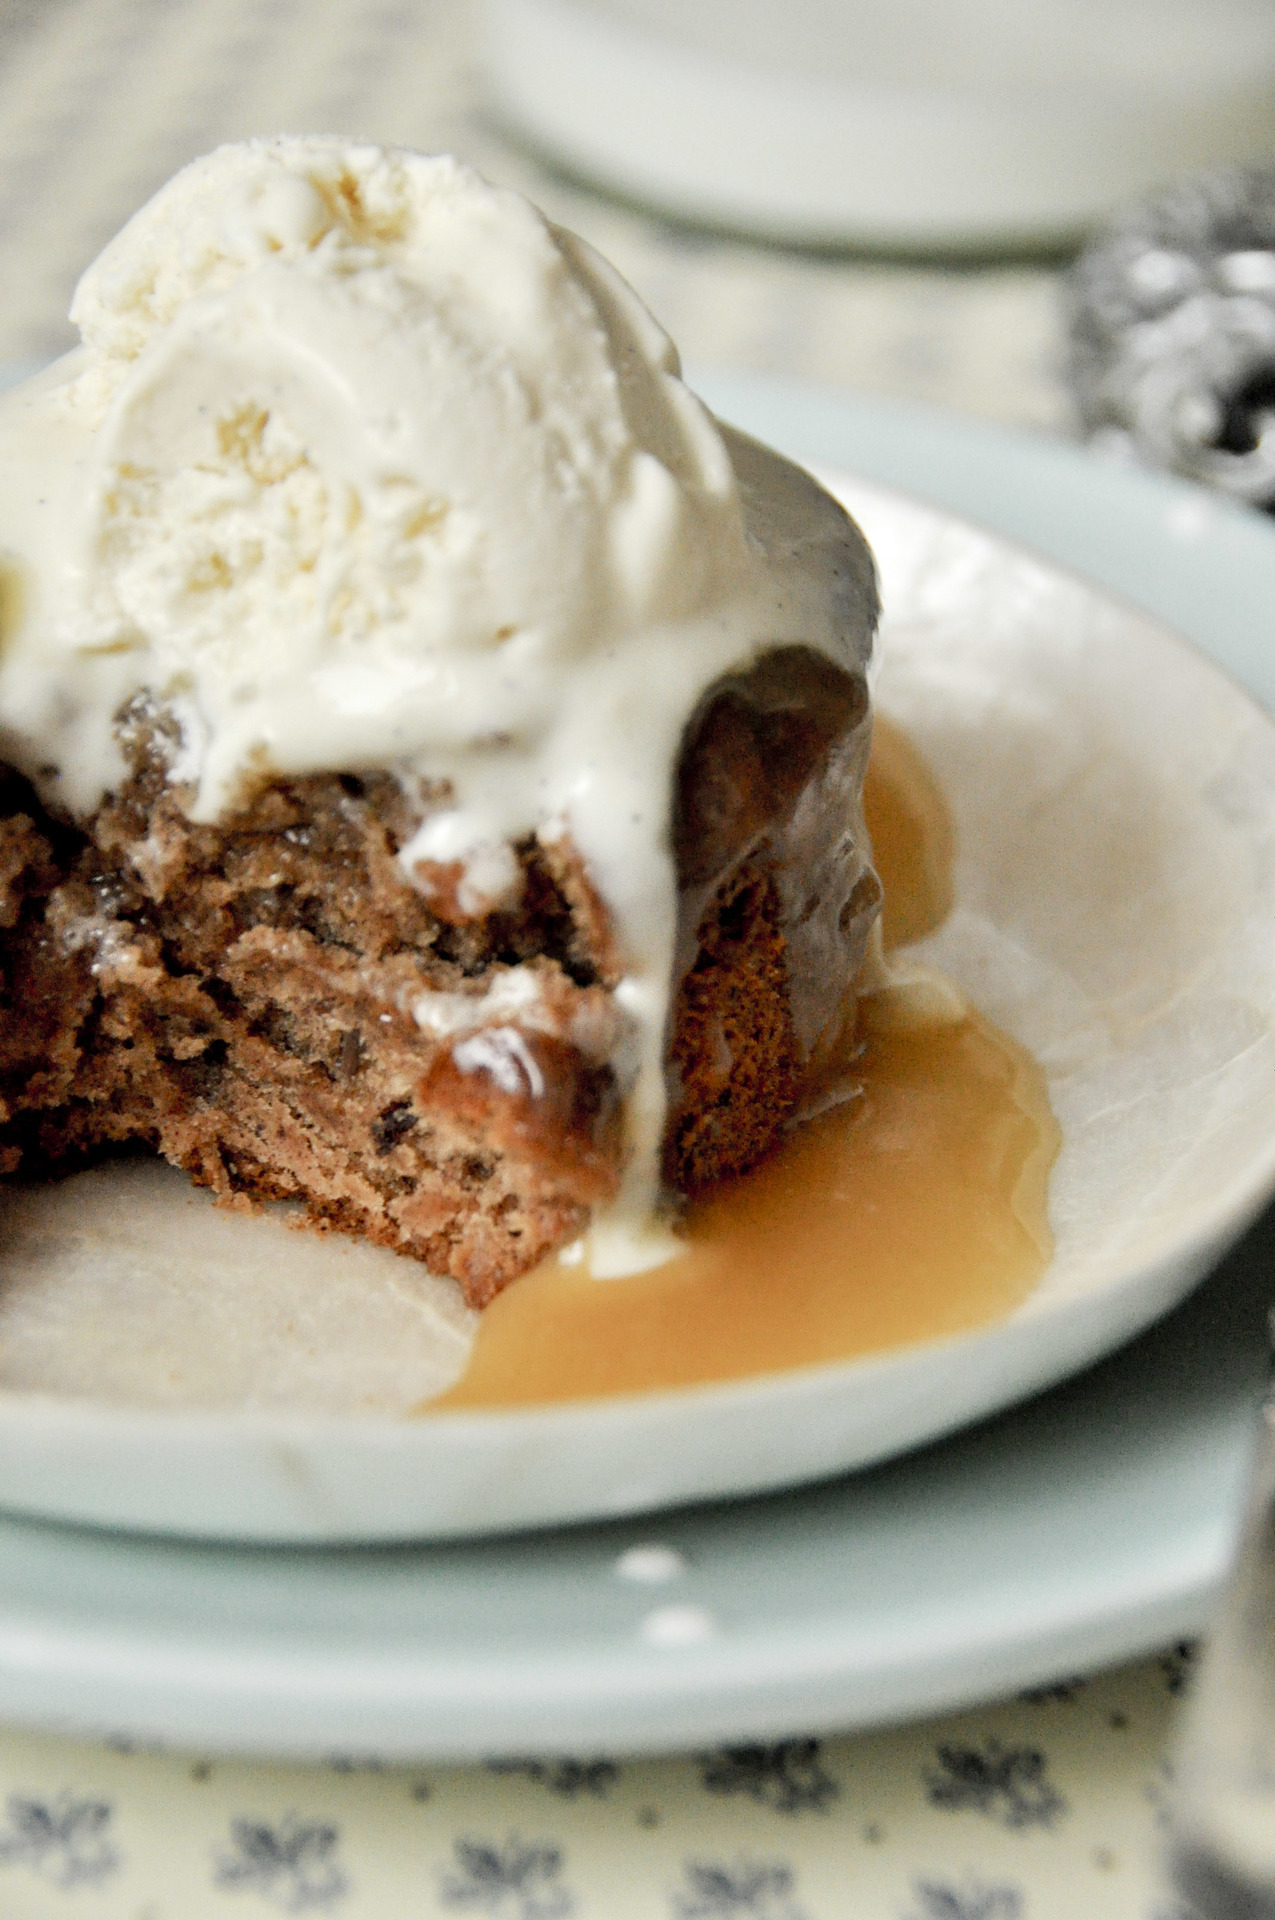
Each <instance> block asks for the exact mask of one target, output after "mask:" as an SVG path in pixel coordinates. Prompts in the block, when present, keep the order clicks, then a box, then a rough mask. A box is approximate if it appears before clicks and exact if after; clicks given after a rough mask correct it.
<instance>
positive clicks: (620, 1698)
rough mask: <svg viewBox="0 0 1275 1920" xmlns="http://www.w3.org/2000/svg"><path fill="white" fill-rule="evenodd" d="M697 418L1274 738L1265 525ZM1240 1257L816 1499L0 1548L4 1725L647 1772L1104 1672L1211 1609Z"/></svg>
mask: <svg viewBox="0 0 1275 1920" xmlns="http://www.w3.org/2000/svg"><path fill="white" fill-rule="evenodd" d="M701 385H702V389H703V390H704V391H705V392H706V394H707V397H708V398H709V399H710V400H711V401H712V402H713V404H714V405H716V406H717V407H718V408H719V410H720V411H722V412H723V413H724V414H728V415H730V416H731V417H733V418H735V419H736V420H738V421H740V422H741V423H742V424H744V425H746V426H748V427H749V428H750V429H751V430H753V431H755V432H757V433H758V434H760V435H761V436H762V437H764V438H768V439H770V440H772V441H774V442H775V443H777V444H779V445H781V446H783V447H784V448H785V449H786V450H788V451H790V452H793V453H795V454H797V455H798V456H800V457H804V458H806V459H809V460H816V461H823V462H827V463H829V464H835V465H837V466H840V467H842V468H847V469H852V470H854V471H857V472H860V473H862V474H864V475H866V476H868V477H869V478H872V479H875V480H880V481H884V482H886V483H888V484H891V485H897V486H901V487H903V488H905V489H907V490H910V491H912V492H915V493H917V494H922V495H926V496H928V497H929V498H930V499H932V500H935V501H936V502H938V504H940V505H942V506H946V507H949V508H953V509H956V510H959V511H960V512H962V513H963V514H966V515H968V516H970V517H972V518H977V519H981V520H983V521H985V522H987V523H988V524H991V525H993V526H996V527H998V528H1001V529H1003V530H1004V531H1006V532H1008V533H1010V534H1012V535H1013V536H1015V537H1016V538H1018V539H1021V540H1024V541H1026V542H1028V543H1029V544H1031V545H1033V546H1035V547H1036V548H1037V549H1038V550H1042V551H1045V552H1047V553H1049V554H1051V555H1052V556H1053V557H1055V558H1057V559H1060V560H1062V561H1064V562H1065V563H1067V564H1068V565H1070V566H1073V567H1075V568H1077V569H1079V570H1081V571H1082V572H1085V573H1087V574H1088V575H1089V576H1090V577H1092V578H1094V579H1096V580H1099V581H1101V582H1103V583H1104V584H1106V585H1107V586H1109V587H1112V588H1114V589H1115V590H1116V591H1118V592H1120V593H1122V594H1124V595H1126V596H1128V597H1129V598H1131V599H1133V600H1137V601H1140V602H1141V603H1142V604H1143V605H1145V606H1147V607H1149V608H1150V609H1151V610H1152V611H1154V612H1157V613H1160V614H1161V615H1162V616H1164V617H1166V618H1169V619H1171V620H1172V622H1173V624H1175V625H1177V626H1178V627H1179V628H1181V629H1184V630H1185V631H1186V632H1187V633H1188V634H1189V635H1190V636H1191V637H1192V638H1193V639H1195V640H1196V641H1197V643H1199V644H1200V645H1201V646H1203V647H1204V648H1205V649H1206V650H1207V651H1209V652H1211V653H1212V654H1213V656H1214V657H1215V658H1216V659H1218V660H1220V661H1221V663H1222V664H1223V665H1224V666H1226V667H1227V668H1229V670H1230V671H1231V672H1232V673H1233V674H1234V675H1235V676H1236V677H1238V678H1240V679H1243V680H1246V681H1247V682H1248V684H1249V685H1250V686H1251V687H1252V688H1253V690H1254V691H1256V692H1258V693H1259V695H1261V696H1263V697H1265V698H1266V699H1267V700H1268V702H1270V703H1271V704H1275V701H1273V700H1272V693H1273V691H1275V673H1273V672H1272V665H1271V662H1270V660H1269V659H1268V658H1267V657H1266V655H1265V653H1264V633H1263V620H1262V612H1261V610H1262V607H1263V605H1264V602H1265V599H1266V597H1267V592H1266V585H1265V583H1266V580H1267V579H1268V578H1271V577H1272V576H1275V537H1272V535H1271V534H1270V532H1269V530H1268V529H1267V528H1266V527H1265V526H1264V525H1263V524H1261V523H1259V522H1257V521H1254V520H1250V519H1249V518H1248V517H1247V516H1242V515H1239V514H1236V513H1231V512H1228V511H1227V510H1225V509H1223V508H1221V507H1215V506H1214V505H1213V504H1212V503H1211V502H1201V501H1200V499H1199V497H1198V496H1197V495H1195V494H1194V493H1193V492H1191V491H1189V490H1186V489H1182V488H1179V487H1176V486H1174V485H1173V484H1172V483H1168V482H1160V481H1156V480H1150V479H1147V478H1146V477H1145V476H1141V475H1137V474H1132V473H1127V472H1123V471H1120V470H1116V469H1110V468H1103V467H1098V466H1096V465H1094V464H1093V463H1092V462H1091V461H1090V460H1089V459H1088V458H1087V457H1085V456H1084V455H1082V454H1080V453H1077V452H1074V451H1072V450H1070V449H1067V448H1063V447H1058V446H1055V445H1052V444H1050V443H1047V442H1042V441H1036V440H1033V439H1031V438H1029V437H1027V436H1023V435H1017V434H1011V433H1007V432H1003V431H998V430H994V429H988V428H980V427H976V426H971V425H969V424H968V423H963V422H957V421H948V420H943V419H940V418H937V417H935V416H928V415H921V414H916V413H912V412H909V411H907V410H903V409H895V408H891V407H888V406H884V405H879V404H875V403H866V402H851V401H848V400H844V399H843V400H837V399H834V398H832V397H831V396H828V395H826V394H818V393H812V392H810V391H808V390H806V391H803V390H800V389H794V388H789V387H781V386H779V385H775V384H768V383H762V382H759V381H751V380H750V381H744V380H740V379H725V378H718V379H715V380H711V381H710V380H707V379H706V380H704V381H703V382H702V383H701ZM1269 1240H1270V1236H1269V1233H1267V1241H1266V1245H1267V1246H1268V1247H1269ZM1261 1247H1262V1242H1261V1240H1260V1237H1259V1240H1258V1241H1256V1242H1251V1243H1246V1247H1245V1249H1244V1250H1243V1251H1242V1252H1241V1254H1239V1255H1233V1256H1232V1257H1231V1259H1230V1261H1229V1262H1228V1264H1227V1267H1226V1269H1225V1270H1224V1275H1223V1277H1222V1279H1221V1280H1217V1281H1213V1282H1211V1283H1210V1284H1209V1287H1208V1288H1207V1289H1206V1290H1205V1292H1204V1293H1203V1294H1202V1295H1201V1296H1199V1297H1198V1298H1197V1299H1196V1300H1195V1301H1194V1302H1192V1303H1191V1304H1189V1305H1188V1306H1187V1307H1186V1308H1185V1309H1182V1310H1180V1311H1179V1313H1178V1314H1177V1315H1176V1316H1175V1317H1174V1318H1173V1319H1172V1320H1170V1321H1168V1322H1166V1323H1165V1324H1164V1325H1163V1326H1161V1327H1160V1328H1159V1329H1157V1330H1156V1331H1155V1332H1153V1333H1152V1334H1150V1335H1146V1336H1144V1337H1143V1339H1142V1340H1141V1341H1140V1342H1139V1343H1138V1344H1137V1345H1136V1346H1135V1347H1133V1348H1130V1349H1129V1350H1127V1351H1126V1352H1125V1353H1124V1354H1122V1355H1120V1356H1119V1357H1118V1358H1117V1359H1115V1360H1113V1361H1109V1362H1107V1363H1105V1364H1104V1365H1103V1366H1102V1367H1100V1368H1099V1369H1097V1370H1096V1371H1095V1372H1093V1373H1091V1374H1090V1375H1088V1376H1086V1377H1085V1378H1083V1379H1081V1380H1079V1381H1077V1382H1074V1383H1073V1384H1072V1385H1071V1386H1069V1387H1066V1388H1062V1389H1057V1390H1055V1391H1054V1392H1053V1393H1051V1394H1049V1395H1047V1396H1045V1397H1044V1398H1042V1399H1039V1400H1037V1401H1035V1402H1033V1403H1031V1404H1030V1405H1029V1406H1027V1407H1025V1408H1022V1409H1020V1410H1019V1411H1018V1412H1016V1413H1014V1414H1011V1415H1008V1416H1002V1417H1001V1418H1000V1419H999V1420H996V1421H994V1422H991V1423H988V1424H986V1425H985V1426H983V1427H982V1428H979V1429H977V1430H976V1431H974V1432H973V1433H970V1434H967V1435H965V1436H963V1437H962V1438H960V1439H958V1440H955V1441H949V1442H947V1443H946V1444H944V1445H941V1446H937V1447H932V1448H931V1449H929V1450H928V1451H927V1452H925V1453H921V1454H917V1455H914V1456H913V1457H911V1458H910V1459H908V1460H904V1461H902V1462H898V1463H896V1464H894V1465H893V1466H889V1467H886V1468H881V1469H878V1470H876V1471H874V1472H871V1473H867V1474H861V1475H859V1476H857V1477H855V1478H851V1479H848V1480H843V1481H839V1482H833V1483H830V1484H825V1485H824V1486H822V1487H819V1488H816V1489H815V1490H813V1491H806V1492H802V1493H795V1494H793V1493H790V1494H782V1495H777V1496H771V1497H768V1498H766V1499H762V1500H754V1501H750V1502H742V1503H738V1504H735V1505H726V1506H719V1507H711V1508H701V1509H695V1510H690V1511H684V1512H681V1513H679V1514H677V1515H675V1516H673V1517H668V1516H665V1517H663V1518H661V1519H660V1520H658V1521H655V1522H652V1521H649V1520H648V1521H646V1522H643V1523H636V1522H626V1523H623V1524H612V1525H609V1526H605V1527H590V1528H578V1529H575V1530H572V1531H569V1532H557V1533H549V1534H540V1535H537V1536H532V1537H522V1538H518V1539H513V1540H498V1541H488V1542H486V1543H479V1544H470V1545H462V1546H456V1545H447V1546H433V1547H418V1548H380V1549H373V1550H366V1549H363V1550H354V1549H350V1550H343V1551H331V1550H321V1551H313V1550H298V1549H287V1550H281V1549H266V1548H254V1549H223V1548H218V1547H208V1546H205V1547H200V1546H191V1545H181V1544H175V1543H168V1544H159V1543H152V1542H142V1541H138V1540H133V1539H128V1538H124V1537H114V1538H112V1537H108V1536H102V1535H95V1534H91V1533H86V1532H72V1531H67V1530H59V1529H56V1528H52V1527H44V1526H41V1525H39V1524H38V1523H35V1522H28V1521H17V1520H13V1521H9V1522H7V1523H4V1525H3V1527H2V1528H0V1717H4V1718H7V1719H9V1720H12V1721H21V1722H25V1723H30V1724H40V1725H46V1726H64V1727H74V1728H76V1729H79V1730H90V1731H94V1730H95V1731H104V1730H110V1731H117V1732H127V1733H129V1734H130V1735H132V1736H134V1737H140V1738H148V1739H154V1738H160V1739H168V1740H173V1741H180V1742H183V1743H186V1744H195V1745H203V1746H217V1747H238V1748H243V1749H250V1750H256V1751H264V1752H275V1753H298V1754H305V1753H311V1754H313V1753H322V1752H325V1751H329V1750H333V1749H338V1748H339V1749H342V1750H345V1751H349V1750H350V1749H351V1748H352V1747H356V1748H358V1749H359V1750H362V1751H368V1752H376V1753H380V1754H382V1755H385V1756H387V1757H389V1756H408V1755H418V1756H425V1755H431V1754H452V1755H465V1754H475V1753H481V1752H485V1751H493V1750H499V1749H503V1750H506V1751H508V1750H510V1749H516V1748H520V1747H521V1748H527V1747H536V1748H546V1747H559V1748H561V1747H571V1746H575V1747H577V1748H578V1747H581V1746H586V1745H588V1746H598V1745H601V1746H605V1747H609V1748H612V1749H617V1748H636V1747H643V1746H645V1747H653V1746H655V1747H658V1746H667V1745H673V1744H678V1743H682V1742H687V1741H695V1740H701V1739H708V1738H712V1737H718V1736H723V1737H724V1736H727V1735H744V1734H748V1733H764V1732H779V1731H783V1730H785V1729H791V1728H794V1727H797V1726H808V1727H813V1726H820V1725H823V1726H827V1725H852V1724H856V1723H863V1722H866V1721H870V1720H873V1719H882V1718H889V1717H896V1716H900V1715H904V1714H907V1713H911V1712H921V1711H929V1710H933V1709H937V1708H939V1707H942V1706H945V1705H949V1704H954V1703H956V1702H957V1701H961V1700H969V1699H973V1698H976V1697H979V1696H982V1695H986V1694H988V1693H990V1692H994V1691H997V1690H1001V1689H1003V1688H1006V1687H1011V1686H1014V1685H1018V1684H1023V1683H1026V1682H1029V1681H1031V1680H1035V1679H1039V1678H1042V1677H1045V1676H1046V1675H1048V1674H1050V1673H1055V1672H1057V1671H1059V1670H1061V1669H1065V1668H1068V1667H1071V1666H1075V1665H1088V1664H1092V1663H1095V1662H1097V1661H1101V1660H1104V1659H1113V1658H1117V1657H1120V1656H1122V1655H1124V1654H1127V1653H1131V1652H1133V1651H1135V1650H1137V1649H1139V1648H1141V1647H1145V1646H1147V1645H1151V1644H1154V1643H1155V1642H1157V1641H1160V1640H1163V1639H1164V1638H1167V1637H1169V1636H1171V1635H1173V1634H1176V1633H1182V1632H1187V1631H1190V1630H1192V1629H1193V1628H1194V1627H1196V1626H1197V1625H1198V1624H1199V1623H1200V1621H1201V1619H1202V1618H1203V1616H1204V1613H1205V1611H1206V1609H1207V1605H1208V1601H1209V1598H1210V1596H1211V1594H1212V1592H1213V1591H1214V1589H1215V1587H1216V1585H1217V1583H1218V1581H1219V1579H1220V1578H1221V1575H1222V1570H1223V1566H1224V1562H1225V1557H1226V1552H1227V1547H1228V1542H1229V1537H1230V1530H1231V1527H1232V1523H1233V1517H1234V1514H1235V1510H1236V1501H1237V1498H1238V1488H1239V1484H1240V1480H1241V1478H1242V1471H1243V1462H1244V1455H1245V1447H1246V1436H1247V1429H1248V1423H1249V1419H1250V1417H1251V1411H1252V1407H1253V1404H1254V1402H1255V1399H1256V1396H1257V1393H1258V1391H1259V1380H1260V1371H1261V1360H1260V1322H1261V1312H1260V1307H1261V1300H1260V1294H1261V1291H1262V1287H1263V1285H1264V1276H1263V1267H1264V1266H1266V1265H1267V1263H1266V1262H1265V1261H1264V1260H1263V1259H1262V1257H1261ZM32 1437H33V1439H35V1438H36V1436H34V1435H33V1436H32ZM125 1500H126V1496H125ZM644 1539H645V1540H651V1539H655V1540H658V1541H659V1542H662V1543H664V1544H667V1545H670V1546H673V1547H675V1548H676V1549H677V1550H678V1552H679V1553H680V1555H681V1556H682V1561H683V1562H684V1563H685V1570H684V1571H675V1572H674V1573H673V1574H672V1576H671V1577H670V1578H669V1579H668V1580H667V1581H666V1582H665V1583H664V1584H661V1585H643V1584H641V1583H634V1582H633V1581H632V1580H630V1579H626V1578H625V1577H623V1575H622V1574H621V1573H620V1572H618V1571H617V1566H616V1563H617V1556H618V1555H619V1554H621V1552H622V1551H623V1550H624V1549H625V1548H626V1547H628V1546H630V1545H632V1544H634V1543H635V1542H638V1541H641V1540H644ZM670 1564H671V1563H670Z"/></svg>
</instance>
